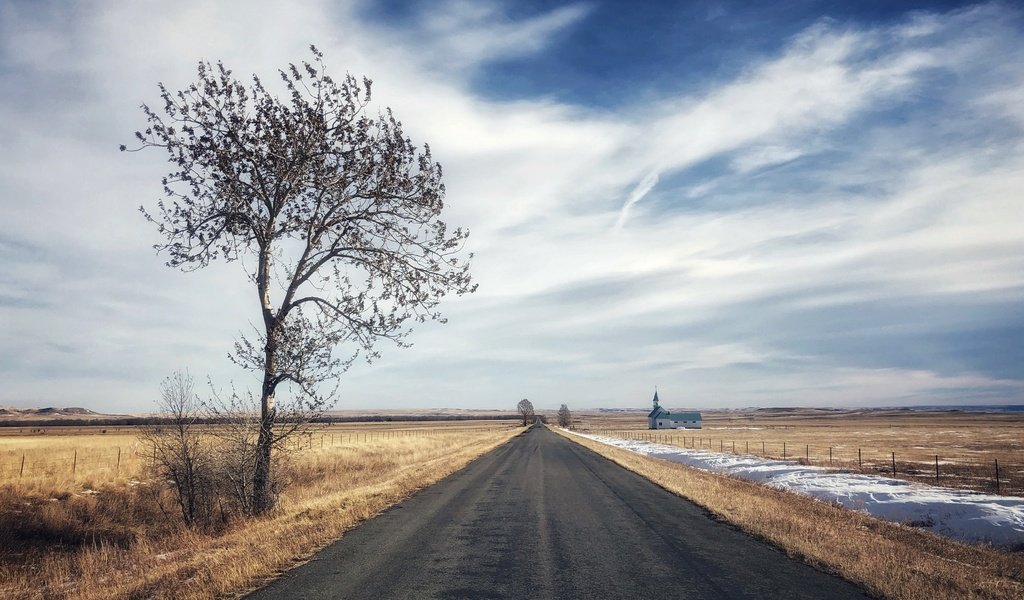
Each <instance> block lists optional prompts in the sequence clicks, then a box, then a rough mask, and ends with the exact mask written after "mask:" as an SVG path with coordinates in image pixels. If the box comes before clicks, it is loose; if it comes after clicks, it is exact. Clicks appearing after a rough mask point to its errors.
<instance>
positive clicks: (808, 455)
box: [804, 444, 811, 462]
mask: <svg viewBox="0 0 1024 600" xmlns="http://www.w3.org/2000/svg"><path fill="white" fill-rule="evenodd" d="M804 460H806V461H807V462H811V445H810V444H805V445H804Z"/></svg>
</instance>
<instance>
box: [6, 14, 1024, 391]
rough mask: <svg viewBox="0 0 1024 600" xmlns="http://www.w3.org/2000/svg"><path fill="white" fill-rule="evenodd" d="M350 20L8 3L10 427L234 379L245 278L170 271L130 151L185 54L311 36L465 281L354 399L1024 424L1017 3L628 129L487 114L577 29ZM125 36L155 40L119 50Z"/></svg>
mask: <svg viewBox="0 0 1024 600" xmlns="http://www.w3.org/2000/svg"><path fill="white" fill-rule="evenodd" d="M361 9H362V6H361V5H360V4H358V3H355V4H346V3H342V4H339V5H336V4H334V3H328V2H314V3H306V4H304V5H303V7H302V9H296V8H295V7H294V6H284V5H277V4H273V3H235V4H231V3H228V4H216V5H211V4H204V3H185V4H184V5H182V4H180V3H179V4H174V5H171V4H168V5H152V4H147V5H139V4H137V3H127V2H125V3H107V4H104V5H103V6H101V7H100V6H94V7H88V8H82V9H80V10H79V11H78V13H77V14H76V15H75V18H73V19H72V18H67V17H65V16H64V13H63V12H62V11H56V10H48V9H45V8H44V9H39V8H36V7H35V5H30V4H14V5H7V6H5V7H4V8H3V9H2V10H4V11H5V12H4V17H3V18H2V19H0V40H2V41H0V48H2V50H0V66H2V68H0V84H2V85H0V89H2V90H3V92H0V93H2V94H3V96H2V97H3V99H4V102H3V103H2V104H0V136H2V137H3V139H5V141H8V140H9V141H10V142H9V143H5V144H4V145H2V146H0V197H2V198H3V199H4V200H3V208H4V213H5V220H4V221H3V223H0V255H2V256H3V260H4V264H5V269H4V272H3V274H2V275H0V298H3V299H8V301H3V300H0V318H2V319H3V323H4V325H3V336H2V337H3V339H4V342H3V344H2V345H0V359H2V360H0V365H2V367H0V372H2V373H3V375H4V377H5V378H6V381H7V382H8V384H7V385H6V386H5V389H4V390H2V391H0V401H2V402H5V403H9V402H15V403H33V402H41V401H45V402H47V403H57V402H62V403H65V402H66V403H72V402H74V403H77V402H82V403H93V404H95V405H96V406H98V407H100V408H106V409H110V410H131V409H137V407H139V406H140V405H141V406H143V407H144V406H146V405H147V404H146V403H147V402H148V401H149V399H151V398H152V397H153V395H154V390H155V386H156V383H157V382H158V381H159V380H160V378H162V377H163V376H164V375H165V374H166V373H167V372H168V371H170V370H172V369H174V368H178V367H186V366H187V367H190V368H191V370H192V371H193V372H197V373H210V374H211V375H212V376H213V377H214V379H216V380H218V381H225V380H227V379H229V378H235V379H240V380H241V382H242V383H243V384H245V383H247V380H246V379H245V376H244V375H241V374H239V373H238V372H235V371H232V370H231V368H230V366H229V365H228V363H227V361H226V360H225V359H224V355H225V353H226V351H227V348H228V346H229V345H230V341H231V339H232V338H233V336H234V333H235V332H236V331H238V330H241V329H245V328H246V327H247V326H248V322H249V321H250V320H251V319H252V318H254V317H255V316H256V311H255V301H254V300H253V297H252V296H253V294H252V293H251V290H249V289H248V288H247V287H246V285H245V282H244V280H243V277H242V276H241V273H240V272H238V271H237V269H236V268H235V266H234V265H216V266H214V267H212V268H211V269H209V270H207V271H204V272H200V273H195V274H190V275H184V274H180V273H176V272H174V271H171V270H168V269H166V268H164V267H163V266H162V260H161V258H160V257H157V256H154V254H153V252H152V251H151V250H150V246H151V244H152V243H154V242H155V241H156V239H155V233H154V232H153V231H151V229H150V228H148V227H147V226H146V224H145V223H143V222H142V221H141V219H139V218H138V215H137V214H136V212H135V208H136V207H137V205H138V204H140V203H144V202H150V201H152V200H153V199H155V197H156V195H157V194H158V193H159V189H158V187H159V186H158V185H157V182H158V177H159V175H160V174H161V173H162V172H163V170H164V168H165V167H164V166H163V165H162V164H161V161H162V157H160V156H156V155H146V154H144V153H142V154H139V155H135V156H132V157H131V158H130V159H127V158H126V157H125V156H124V155H121V154H119V153H117V152H116V148H117V144H119V143H121V142H123V141H126V140H127V139H129V138H130V135H131V132H132V131H134V129H135V128H137V127H138V126H139V125H140V123H141V118H140V117H141V114H140V113H139V112H138V109H137V106H138V104H139V103H140V102H141V101H152V100H153V98H154V96H155V94H154V90H155V88H154V84H155V82H156V81H158V80H162V81H165V82H166V83H167V84H168V85H169V86H171V87H172V88H173V87H180V86H181V85H184V84H185V83H186V82H188V81H189V80H190V79H191V77H192V71H193V69H194V61H195V60H197V59H199V58H211V59H218V58H222V59H224V60H225V62H226V63H227V64H228V65H229V66H231V67H232V68H234V69H235V70H236V72H237V73H240V74H244V73H249V72H260V73H269V72H273V69H275V68H277V67H279V66H281V64H282V63H283V62H285V61H289V60H293V61H294V60H301V59H302V58H303V57H304V56H305V55H306V54H305V52H306V51H305V47H306V46H307V45H308V43H309V42H315V43H317V44H318V46H320V47H321V49H322V50H324V51H325V52H326V54H327V60H328V64H329V65H331V67H332V68H335V70H343V69H345V68H348V69H350V70H351V71H353V72H354V73H357V74H364V73H365V74H368V75H370V76H372V77H373V78H374V80H375V86H374V87H375V92H376V94H377V99H379V100H380V102H381V103H382V104H387V105H391V106H393V107H394V109H395V112H396V114H397V115H398V116H399V117H400V118H402V119H403V122H404V123H405V124H406V127H407V129H408V131H409V133H410V134H411V135H412V137H413V139H414V140H415V141H420V142H422V141H428V142H430V144H431V147H432V149H433V151H434V153H435V156H436V157H437V158H439V159H440V160H441V161H442V163H443V164H444V166H445V173H446V184H447V188H448V203H449V219H450V221H451V222H453V223H456V224H459V225H468V226H469V227H470V229H471V230H472V231H473V235H472V237H471V239H470V246H471V249H472V250H474V251H475V252H476V254H477V259H476V261H475V264H474V269H475V274H476V278H477V280H478V281H479V283H480V284H481V288H480V292H479V293H478V294H474V295H473V296H470V297H466V298H462V299H458V300H455V301H452V302H450V303H449V304H448V305H447V313H448V316H449V317H450V323H449V325H447V326H445V327H432V326H427V327H424V328H423V329H422V330H420V331H418V332H416V334H415V335H414V336H413V338H412V341H413V342H415V344H416V346H414V347H413V348H412V349H411V350H408V351H395V352H385V355H384V358H383V359H382V360H381V361H380V362H379V363H378V364H376V365H374V366H372V367H366V366H362V365H360V366H358V367H356V368H355V369H354V370H353V371H352V372H351V373H350V374H349V376H348V377H346V379H345V382H344V387H343V394H344V396H343V400H342V404H343V405H346V406H373V405H379V404H381V403H384V402H389V403H391V404H392V405H394V404H396V403H398V404H401V405H406V406H438V405H458V406H494V407H501V406H511V404H512V403H514V399H517V398H521V397H523V396H524V395H526V396H529V397H531V398H532V399H535V404H538V405H539V406H557V404H559V403H560V402H562V401H565V400H566V399H571V400H572V402H571V404H573V405H576V406H595V405H618V406H622V405H638V404H640V403H643V402H646V401H647V400H648V397H649V394H648V393H647V391H648V388H649V387H650V385H651V384H652V382H654V381H655V380H657V382H658V383H659V384H660V386H661V388H662V389H663V390H664V395H665V396H666V398H667V400H666V402H669V403H670V404H672V405H675V404H679V405H682V404H693V405H703V406H707V405H715V404H718V405H744V404H780V403H784V404H795V403H857V404H867V403H895V402H928V401H932V400H935V399H942V400H943V401H955V400H957V399H962V400H965V401H992V400H1004V401H1005V400H1014V399H1021V398H1022V393H1024V391H1022V389H1024V388H1022V381H1024V372H1022V371H1021V367H1020V365H1022V364H1024V360H1021V359H1024V356H1021V352H1022V350H1021V348H1020V345H1019V344H1014V343H1013V342H1012V340H1013V339H1016V338H1013V335H1015V334H1016V333H1021V332H1024V320H1022V319H1021V318H1020V317H1019V316H1018V313H1019V311H1018V310H1017V307H1019V306H1020V302H1021V301H1022V300H1024V252H1022V250H1024V236H1022V234H1021V231H1020V228H1019V225H1018V224H1019V223H1021V222H1024V213H1022V210H1024V204H1022V203H1021V201H1020V194H1019V191H1020V190H1021V189H1024V116H1022V114H1021V111H1020V108H1019V107H1020V98H1021V94H1022V92H1021V90H1022V89H1024V68H1022V67H1021V65H1022V64H1024V43H1022V42H1021V39H1024V38H1022V37H1021V36H1020V31H1019V30H1018V29H1016V27H1017V26H1018V25H1017V23H1019V21H1020V18H1021V16H1020V13H1019V12H1017V11H1016V10H1015V9H1012V8H1010V7H1007V6H1005V5H998V4H995V5H984V6H981V7H977V8H973V9H969V10H960V11H954V12H947V13H939V12H921V13H917V14H914V15H910V16H907V17H904V18H901V19H899V20H897V21H895V22H889V23H885V24H881V25H873V26H867V25H863V24H857V23H852V22H851V23H845V22H838V21H828V20H826V21H822V22H820V23H819V24H817V25H815V26H813V27H811V28H809V29H807V30H805V31H804V32H803V33H801V34H800V35H798V36H796V37H794V38H791V39H789V40H788V41H786V42H785V43H783V44H781V45H780V46H779V48H778V49H777V50H775V51H772V52H771V53H768V54H760V55H752V56H750V58H749V61H748V66H747V68H746V69H745V70H744V71H743V72H742V73H741V74H739V75H730V76H728V77H724V76H723V77H713V76H709V77H708V78H707V81H709V82H710V83H707V84H706V85H704V86H703V87H702V88H700V89H697V90H694V89H691V88H686V89H687V91H686V92H685V93H684V92H681V91H673V89H672V87H671V85H670V83H671V81H672V77H673V73H672V72H666V73H664V79H665V81H664V82H661V85H659V86H658V87H657V89H656V90H654V91H649V92H645V93H638V94H637V95H636V97H637V100H636V101H635V102H633V103H626V104H625V105H623V106H621V107H617V108H615V109H614V110H612V109H607V108H602V109H600V110H598V109H594V108H592V107H589V106H579V105H568V104H565V103H560V102H557V101H555V100H553V99H552V97H551V96H548V95H544V96H542V97H537V98H532V99H518V100H514V101H512V100H508V101H506V100H500V99H494V96H488V95H483V94H480V93H478V91H477V90H475V89H474V80H473V76H474V73H479V72H481V70H484V69H487V68H488V65H490V64H492V63H497V62H500V61H502V60H524V57H528V56H531V55H535V54H536V55H541V54H543V53H545V52H550V51H552V50H551V48H553V44H554V43H555V42H556V41H557V40H558V39H559V38H560V36H564V35H565V34H566V33H567V32H570V31H572V30H573V29H574V28H580V27H585V26H586V24H587V22H588V18H589V16H590V14H591V11H593V10H596V9H594V8H591V7H590V6H589V5H577V4H573V5H569V6H567V7H565V8H561V9H556V10H553V11H548V12H543V13H540V14H536V15H533V16H528V17H524V18H519V19H513V18H510V17H509V16H507V15H508V13H507V12H506V11H505V9H504V8H503V5H502V4H498V3H486V4H477V3H472V4H461V3H446V4H443V5H441V6H440V7H438V8H437V10H436V11H431V12H429V13H426V12H424V13H422V14H419V15H418V16H417V17H416V18H415V19H413V21H412V22H411V23H408V24H403V25H402V26H400V27H399V26H390V25H388V24H387V23H381V22H378V21H373V22H371V21H368V20H366V19H364V18H363V17H362V13H361ZM730 17H731V15H729V16H726V17H722V18H730ZM141 22H148V23H157V24H159V25H157V26H156V29H150V28H141V27H139V28H131V27H128V28H126V27H124V26H123V24H124V23H141ZM251 39H260V40H261V43H260V44H259V46H258V48H256V49H255V50H253V46H252V45H251V44H250V43H248V41H249V40H251ZM125 48H132V49H133V51H132V52H126V51H125V50H124V49H125ZM684 68H685V66H680V67H679V69H684ZM666 82H667V83H666ZM90 223H96V224H97V225H95V226H89V225H87V224H90ZM610 223H611V224H613V225H612V227H611V228H609V224H610ZM247 308H252V310H251V311H250V312H246V310H247ZM69 349H71V350H72V351H73V354H69V352H68V350H69ZM684 390H685V391H684ZM951 390H955V391H951ZM669 399H671V400H669Z"/></svg>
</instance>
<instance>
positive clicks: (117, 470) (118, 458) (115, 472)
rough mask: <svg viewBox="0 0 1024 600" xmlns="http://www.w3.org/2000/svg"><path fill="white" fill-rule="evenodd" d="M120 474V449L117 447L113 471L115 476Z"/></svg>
mask: <svg viewBox="0 0 1024 600" xmlns="http://www.w3.org/2000/svg"><path fill="white" fill-rule="evenodd" d="M120 472H121V447H120V446H118V447H117V468H116V470H115V471H114V474H115V475H116V474H119V473H120Z"/></svg>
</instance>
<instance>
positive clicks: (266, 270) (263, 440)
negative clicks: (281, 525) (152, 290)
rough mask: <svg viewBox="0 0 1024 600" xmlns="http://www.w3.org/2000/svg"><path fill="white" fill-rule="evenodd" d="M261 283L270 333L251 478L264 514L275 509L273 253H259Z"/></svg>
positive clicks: (256, 505)
mask: <svg viewBox="0 0 1024 600" xmlns="http://www.w3.org/2000/svg"><path fill="white" fill-rule="evenodd" d="M257 280H258V282H259V293H260V304H261V305H262V308H263V324H264V327H265V328H266V329H265V330H266V332H267V342H266V346H265V347H264V348H263V351H264V353H265V354H264V360H263V390H262V393H261V397H260V435H259V438H258V439H257V440H256V464H255V467H254V469H253V477H252V511H253V513H254V514H257V515H259V514H263V513H266V512H267V511H269V510H270V509H271V508H273V505H274V498H273V493H272V490H271V473H270V466H271V463H270V458H271V456H270V455H271V450H272V449H273V445H274V417H275V412H276V409H277V407H276V406H275V402H274V401H275V398H274V392H275V388H276V387H277V384H276V383H275V379H276V377H277V322H276V319H275V318H274V314H273V309H272V308H271V304H270V252H269V251H263V252H261V253H260V268H259V273H258V275H257Z"/></svg>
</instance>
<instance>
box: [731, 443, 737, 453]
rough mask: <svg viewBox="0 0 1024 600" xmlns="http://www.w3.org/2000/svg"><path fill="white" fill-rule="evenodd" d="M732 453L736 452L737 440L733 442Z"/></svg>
mask: <svg viewBox="0 0 1024 600" xmlns="http://www.w3.org/2000/svg"><path fill="white" fill-rule="evenodd" d="M732 453H733V454H736V442H735V441H734V442H733V443H732Z"/></svg>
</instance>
